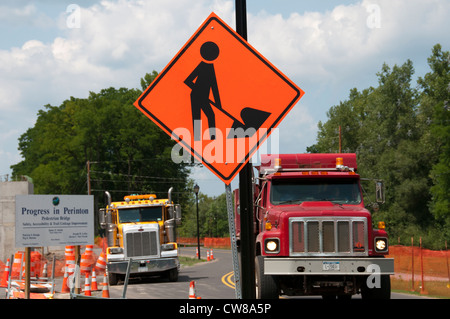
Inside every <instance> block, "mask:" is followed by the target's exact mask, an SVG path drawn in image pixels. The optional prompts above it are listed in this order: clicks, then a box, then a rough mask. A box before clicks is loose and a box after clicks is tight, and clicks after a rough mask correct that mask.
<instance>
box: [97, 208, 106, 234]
mask: <svg viewBox="0 0 450 319" xmlns="http://www.w3.org/2000/svg"><path fill="white" fill-rule="evenodd" d="M98 222H99V223H100V227H101V229H106V209H105V208H100V209H99V210H98Z"/></svg>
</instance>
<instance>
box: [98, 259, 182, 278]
mask: <svg viewBox="0 0 450 319" xmlns="http://www.w3.org/2000/svg"><path fill="white" fill-rule="evenodd" d="M127 267H128V260H124V261H110V262H108V263H107V268H108V272H111V273H115V274H126V273H127ZM171 269H178V270H179V269H180V262H179V260H178V257H173V258H158V259H133V260H132V261H131V266H130V274H139V273H152V272H153V273H158V272H163V271H166V270H171Z"/></svg>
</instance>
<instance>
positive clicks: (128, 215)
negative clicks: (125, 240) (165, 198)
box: [119, 206, 162, 223]
mask: <svg viewBox="0 0 450 319" xmlns="http://www.w3.org/2000/svg"><path fill="white" fill-rule="evenodd" d="M160 220H162V206H153V207H138V208H126V209H120V210H119V222H120V223H139V222H157V221H160Z"/></svg>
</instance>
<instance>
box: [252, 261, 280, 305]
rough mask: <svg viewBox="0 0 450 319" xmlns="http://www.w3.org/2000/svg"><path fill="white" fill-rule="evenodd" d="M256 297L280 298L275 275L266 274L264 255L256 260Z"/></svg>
mask: <svg viewBox="0 0 450 319" xmlns="http://www.w3.org/2000/svg"><path fill="white" fill-rule="evenodd" d="M255 279H256V299H278V285H277V283H276V280H275V277H274V276H270V275H264V257H263V256H256V260H255Z"/></svg>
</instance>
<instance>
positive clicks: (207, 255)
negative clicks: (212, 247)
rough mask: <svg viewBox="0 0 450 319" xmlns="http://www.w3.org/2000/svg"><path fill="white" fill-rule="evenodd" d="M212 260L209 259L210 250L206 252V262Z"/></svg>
mask: <svg viewBox="0 0 450 319" xmlns="http://www.w3.org/2000/svg"><path fill="white" fill-rule="evenodd" d="M210 260H211V259H210V258H209V250H207V251H206V261H210Z"/></svg>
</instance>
